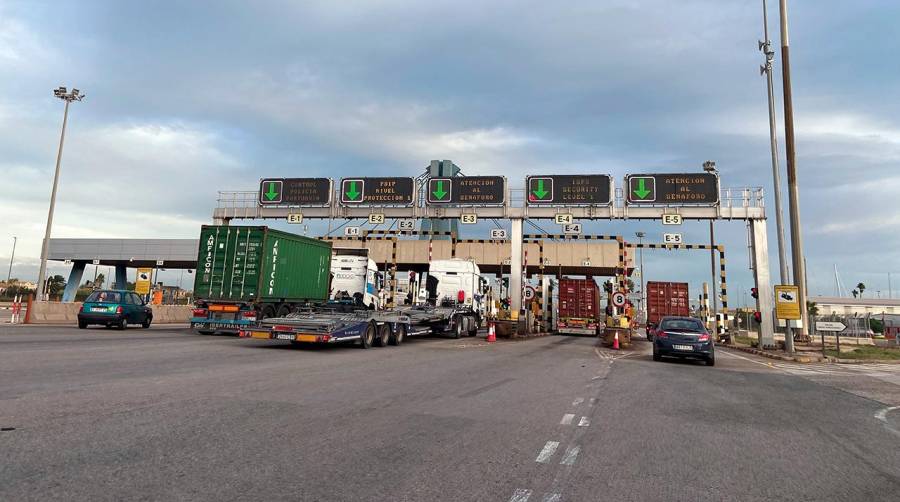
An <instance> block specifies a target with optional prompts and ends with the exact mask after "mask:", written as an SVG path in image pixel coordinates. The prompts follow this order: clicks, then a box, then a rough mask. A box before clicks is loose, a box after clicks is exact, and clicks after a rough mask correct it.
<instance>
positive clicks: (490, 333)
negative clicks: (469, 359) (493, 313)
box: [487, 323, 497, 343]
mask: <svg viewBox="0 0 900 502" xmlns="http://www.w3.org/2000/svg"><path fill="white" fill-rule="evenodd" d="M487 341H488V343H494V342H496V341H497V332H496V331H494V323H491V324H490V325H489V326H488V335H487Z"/></svg>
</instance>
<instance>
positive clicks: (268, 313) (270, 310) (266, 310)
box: [262, 305, 275, 319]
mask: <svg viewBox="0 0 900 502" xmlns="http://www.w3.org/2000/svg"><path fill="white" fill-rule="evenodd" d="M270 317H275V307H274V306H273V305H266V306H264V307H263V309H262V318H263V319H268V318H270Z"/></svg>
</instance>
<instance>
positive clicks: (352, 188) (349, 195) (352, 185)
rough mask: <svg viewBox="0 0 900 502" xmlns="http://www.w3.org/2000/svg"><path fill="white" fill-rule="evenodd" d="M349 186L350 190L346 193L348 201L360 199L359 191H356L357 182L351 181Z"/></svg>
mask: <svg viewBox="0 0 900 502" xmlns="http://www.w3.org/2000/svg"><path fill="white" fill-rule="evenodd" d="M347 184H349V185H350V189H349V190H347V191H346V192H345V193H346V194H347V199H348V200H353V199H355V198H357V197H359V190H357V189H356V182H355V181H349V182H347Z"/></svg>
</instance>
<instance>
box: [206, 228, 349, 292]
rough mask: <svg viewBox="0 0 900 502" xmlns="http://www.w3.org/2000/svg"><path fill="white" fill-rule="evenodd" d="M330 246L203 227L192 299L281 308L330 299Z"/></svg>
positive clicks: (261, 231) (263, 232)
mask: <svg viewBox="0 0 900 502" xmlns="http://www.w3.org/2000/svg"><path fill="white" fill-rule="evenodd" d="M330 274H331V244H330V243H328V242H323V241H320V240H316V239H310V238H308V237H301V236H299V235H294V234H289V233H287V232H281V231H279V230H274V229H271V228H269V227H235V226H228V225H221V226H220V225H203V227H202V228H201V230H200V249H199V251H198V253H197V274H196V278H195V280H194V296H195V297H196V298H198V299H201V300H206V301H225V302H251V301H256V302H259V303H262V302H269V303H279V302H305V301H323V300H327V299H328V292H329V286H330V284H329V276H330Z"/></svg>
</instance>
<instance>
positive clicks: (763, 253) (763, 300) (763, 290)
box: [750, 220, 775, 348]
mask: <svg viewBox="0 0 900 502" xmlns="http://www.w3.org/2000/svg"><path fill="white" fill-rule="evenodd" d="M750 248H751V249H750V251H751V253H752V254H753V263H754V265H755V266H754V267H753V279H754V281H755V282H756V291H757V293H758V295H759V298H757V300H756V308H757V310H759V312H760V315H761V320H762V322H760V326H759V346H760V348H764V347H774V346H775V327H774V320H775V293H774V291H772V284H771V281H770V278H769V239H768V236H767V235H766V220H752V221H751V222H750Z"/></svg>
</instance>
